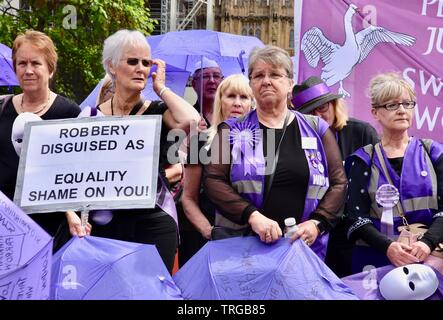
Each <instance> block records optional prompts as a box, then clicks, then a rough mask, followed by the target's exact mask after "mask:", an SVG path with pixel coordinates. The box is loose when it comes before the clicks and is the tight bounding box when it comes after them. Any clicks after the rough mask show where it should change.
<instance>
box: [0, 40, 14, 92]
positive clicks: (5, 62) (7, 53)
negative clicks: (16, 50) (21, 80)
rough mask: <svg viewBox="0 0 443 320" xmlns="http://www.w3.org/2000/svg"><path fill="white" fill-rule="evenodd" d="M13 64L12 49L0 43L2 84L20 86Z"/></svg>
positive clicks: (0, 76)
mask: <svg viewBox="0 0 443 320" xmlns="http://www.w3.org/2000/svg"><path fill="white" fill-rule="evenodd" d="M12 66H13V65H12V50H11V49H10V48H9V47H7V46H5V45H4V44H1V43H0V86H18V81H17V77H16V76H15V72H14V68H13V67H12Z"/></svg>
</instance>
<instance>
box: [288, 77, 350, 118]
mask: <svg viewBox="0 0 443 320" xmlns="http://www.w3.org/2000/svg"><path fill="white" fill-rule="evenodd" d="M341 97H342V95H340V94H333V93H332V92H331V90H330V89H329V87H328V86H327V85H326V84H325V83H324V82H323V80H322V79H320V78H319V77H309V78H308V79H306V80H305V81H303V82H302V83H301V84H299V85H298V84H296V85H295V86H294V88H292V104H293V105H294V108H295V110H297V111H299V112H301V113H305V114H308V113H311V112H312V111H313V110H314V109H316V108H318V107H320V106H321V105H323V104H325V103H326V102H329V101H332V100H335V99H338V98H341Z"/></svg>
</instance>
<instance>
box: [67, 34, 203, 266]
mask: <svg viewBox="0 0 443 320" xmlns="http://www.w3.org/2000/svg"><path fill="white" fill-rule="evenodd" d="M102 61H103V66H104V69H105V71H106V73H107V75H108V76H109V77H110V78H111V79H112V83H113V88H114V95H113V96H112V98H111V99H109V100H107V101H106V102H104V103H103V104H101V105H99V106H98V109H99V110H100V111H101V112H102V113H103V114H104V115H106V116H125V117H128V116H132V115H161V116H162V121H163V125H162V131H161V136H160V161H159V167H162V164H164V163H166V162H167V159H166V155H167V150H162V148H163V147H165V146H169V145H168V144H167V143H166V142H167V138H166V137H167V133H168V131H169V130H170V129H174V128H179V129H182V130H185V131H189V126H190V122H191V121H195V123H198V120H199V114H198V112H197V111H196V110H195V109H194V108H193V107H192V106H191V105H190V104H189V103H188V102H186V101H185V100H184V99H183V98H181V97H179V96H178V95H176V94H175V93H174V92H173V91H172V90H170V89H169V88H168V87H166V86H165V62H164V61H162V60H159V59H154V60H151V48H150V47H149V44H148V42H147V41H146V38H145V36H143V34H142V33H140V32H139V31H129V30H120V31H117V32H116V33H114V34H113V35H111V36H110V37H108V38H107V39H106V40H105V43H104V48H103V60H102ZM153 65H155V66H157V70H156V71H155V72H153V73H152V79H153V88H154V91H155V92H156V93H157V95H158V96H159V97H160V99H162V100H158V101H149V100H143V99H142V96H141V91H142V90H143V89H144V88H145V86H146V81H147V79H148V76H149V71H150V69H151V67H152V66H153ZM158 188H161V192H160V194H157V201H158V199H161V198H164V197H169V198H172V195H171V194H170V193H169V191H167V188H166V187H165V181H164V179H162V178H161V175H160V174H159V179H158ZM166 202H167V201H163V202H162V203H163V204H164V203H166ZM169 203H171V202H169ZM172 203H173V199H172ZM160 206H161V204H160V203H159V202H157V205H156V207H155V208H154V209H127V210H113V212H112V214H113V218H112V220H111V221H110V222H109V223H107V224H106V225H103V226H100V225H98V224H93V228H92V235H94V234H96V235H99V236H101V235H103V236H106V237H108V238H114V239H118V240H124V241H131V242H138V243H146V244H154V245H156V247H157V250H158V251H159V253H160V256H161V257H162V259H163V261H164V263H165V265H166V267H167V268H168V269H169V270H170V271H171V270H172V267H173V264H174V257H175V252H176V249H177V224H176V222H175V221H174V218H173V217H174V216H175V218H176V212H175V206H173V207H171V206H170V207H166V206H161V207H160ZM99 214H100V212H98V213H97V214H96V215H97V217H99ZM91 219H92V222H94V213H93V214H92V215H91ZM96 220H97V219H96ZM71 230H72V228H71Z"/></svg>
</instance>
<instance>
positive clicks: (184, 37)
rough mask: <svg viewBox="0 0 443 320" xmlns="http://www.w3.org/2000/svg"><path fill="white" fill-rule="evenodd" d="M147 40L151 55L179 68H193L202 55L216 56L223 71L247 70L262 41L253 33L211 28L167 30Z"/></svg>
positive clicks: (212, 57)
mask: <svg viewBox="0 0 443 320" xmlns="http://www.w3.org/2000/svg"><path fill="white" fill-rule="evenodd" d="M150 38H152V37H149V38H148V42H149V43H150V44H151V47H152V56H153V57H158V58H160V59H163V60H165V61H166V62H167V63H169V64H171V65H173V66H176V67H178V68H180V69H184V70H187V71H189V72H193V71H194V68H195V64H196V63H197V62H198V61H201V59H202V57H206V58H209V59H211V60H215V61H216V62H217V63H218V65H219V66H220V67H221V69H222V71H223V74H224V75H225V76H229V75H231V74H234V73H244V74H247V70H245V69H247V58H248V56H249V54H250V53H251V51H252V50H253V49H254V48H256V47H263V46H264V44H263V42H262V41H261V40H260V39H258V38H256V37H252V36H240V35H236V34H231V33H225V32H217V31H212V30H184V31H173V32H168V33H166V34H164V35H161V36H157V37H156V38H154V39H152V40H150Z"/></svg>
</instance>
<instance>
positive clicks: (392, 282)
mask: <svg viewBox="0 0 443 320" xmlns="http://www.w3.org/2000/svg"><path fill="white" fill-rule="evenodd" d="M438 284H439V283H438V278H437V275H436V274H435V272H434V270H432V268H431V267H429V266H427V265H424V264H408V265H405V266H403V267H398V268H395V269H394V270H391V271H390V272H388V273H387V274H386V275H385V276H384V277H383V279H381V281H380V293H381V294H382V296H383V297H384V298H385V299H386V300H424V299H426V298H428V297H429V296H431V295H432V294H433V293H434V292H435V290H437V288H438Z"/></svg>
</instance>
